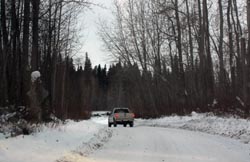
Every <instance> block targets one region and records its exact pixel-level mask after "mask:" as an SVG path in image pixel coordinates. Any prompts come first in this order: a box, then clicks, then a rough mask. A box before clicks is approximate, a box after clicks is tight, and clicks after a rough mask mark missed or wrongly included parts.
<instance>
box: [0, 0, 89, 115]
mask: <svg viewBox="0 0 250 162" xmlns="http://www.w3.org/2000/svg"><path fill="white" fill-rule="evenodd" d="M90 5H91V3H90V2H89V1H87V0H42V1H41V0H1V4H0V10H1V12H0V106H9V105H13V106H14V107H16V108H18V106H27V105H28V104H27V99H26V98H27V92H28V90H29V89H30V74H31V72H32V71H40V72H41V73H42V80H43V84H44V86H45V88H46V89H47V90H48V91H49V99H48V100H49V107H50V112H53V111H55V106H56V105H55V103H56V99H57V98H58V96H56V92H57V91H58V89H61V93H62V96H63V95H64V94H65V93H64V88H62V87H58V86H57V82H56V81H57V80H58V71H59V70H61V69H63V70H64V71H63V72H62V76H63V78H62V80H61V82H62V83H64V81H65V80H66V72H65V71H66V70H65V67H66V63H67V62H68V61H67V60H69V59H70V58H71V57H72V56H73V55H75V53H76V52H77V51H78V48H79V36H78V32H79V31H78V28H77V26H76V23H78V19H77V16H78V14H79V13H80V12H81V11H82V10H86V9H88V8H89V7H90ZM58 68H61V69H58ZM62 104H63V103H62Z"/></svg>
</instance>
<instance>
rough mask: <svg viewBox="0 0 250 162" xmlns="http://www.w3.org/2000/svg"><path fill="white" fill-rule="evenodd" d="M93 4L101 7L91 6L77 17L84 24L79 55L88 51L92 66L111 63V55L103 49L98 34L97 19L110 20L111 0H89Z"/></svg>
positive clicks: (83, 54)
mask: <svg viewBox="0 0 250 162" xmlns="http://www.w3.org/2000/svg"><path fill="white" fill-rule="evenodd" d="M91 2H93V3H95V4H100V5H102V6H103V7H99V6H92V7H91V8H92V9H91V10H88V11H86V12H85V13H84V14H83V16H80V17H79V23H80V24H81V25H83V26H84V29H83V30H82V34H81V35H84V36H83V37H82V38H81V42H82V43H83V47H82V49H81V50H80V51H79V54H78V55H77V56H76V57H79V56H81V55H82V56H85V53H86V52H88V55H89V57H90V59H91V62H92V67H94V66H95V65H98V64H101V65H102V66H103V65H104V64H111V61H112V59H111V57H110V56H109V54H108V52H107V51H105V49H104V47H103V43H102V41H101V39H100V37H99V35H98V25H97V23H98V20H99V19H102V20H110V19H111V18H112V14H111V7H112V3H113V0H91Z"/></svg>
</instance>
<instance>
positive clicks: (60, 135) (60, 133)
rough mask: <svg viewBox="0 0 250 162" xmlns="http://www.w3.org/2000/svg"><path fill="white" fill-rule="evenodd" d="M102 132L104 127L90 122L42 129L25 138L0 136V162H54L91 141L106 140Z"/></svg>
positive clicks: (47, 126) (43, 127) (106, 133)
mask: <svg viewBox="0 0 250 162" xmlns="http://www.w3.org/2000/svg"><path fill="white" fill-rule="evenodd" d="M104 128H106V125H105V126H104V125H101V124H97V123H95V122H93V121H81V122H74V121H67V123H66V124H65V125H62V124H60V125H56V126H53V125H43V126H42V127H40V129H39V130H40V132H37V133H35V134H32V135H29V136H23V135H20V136H17V137H13V138H8V139H5V138H4V136H3V135H1V134H0V161H3V162H14V161H15V162H25V161H28V162H45V161H46V162H54V161H56V160H57V159H60V158H61V157H65V156H66V155H68V154H70V153H71V152H72V151H74V150H76V149H77V148H82V147H83V146H85V145H86V143H89V142H90V141H91V140H92V139H93V137H96V136H98V135H101V136H100V137H99V138H98V139H100V140H103V138H104V137H105V138H106V137H108V136H109V135H108V134H109V132H107V131H105V129H104ZM102 132H104V133H102ZM102 134H103V135H102ZM105 135H106V136H105ZM92 145H94V144H92ZM76 151H77V150H76ZM85 151H86V150H85Z"/></svg>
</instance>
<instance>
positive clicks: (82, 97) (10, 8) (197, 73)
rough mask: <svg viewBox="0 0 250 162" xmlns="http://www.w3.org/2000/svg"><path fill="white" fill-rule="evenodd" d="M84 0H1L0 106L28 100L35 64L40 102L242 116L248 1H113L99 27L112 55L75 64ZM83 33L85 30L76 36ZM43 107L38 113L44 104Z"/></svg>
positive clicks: (83, 111) (85, 110)
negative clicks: (109, 60)
mask: <svg viewBox="0 0 250 162" xmlns="http://www.w3.org/2000/svg"><path fill="white" fill-rule="evenodd" d="M91 5H92V3H90V2H89V1H87V0H79V1H78V0H53V1H52V0H42V1H40V0H1V5H0V8H1V13H0V22H1V23H0V38H1V39H0V83H1V84H0V106H1V107H12V108H13V107H14V109H16V110H18V109H19V108H20V106H25V107H27V108H28V107H29V103H28V101H27V92H28V91H29V89H30V85H31V83H30V74H31V72H33V71H40V72H41V81H42V84H43V86H44V88H45V89H46V90H47V91H48V94H49V95H48V97H47V99H46V100H47V103H48V104H46V110H45V108H44V107H43V105H40V106H41V107H42V109H43V110H42V113H43V114H45V115H49V114H54V115H56V116H57V117H58V118H61V119H68V118H70V119H83V118H86V117H88V116H89V113H90V112H91V111H92V110H110V109H111V108H113V107H129V108H131V109H132V110H133V111H134V112H135V113H136V115H137V116H140V117H157V116H161V115H171V114H174V113H175V114H180V115H182V114H188V113H190V112H192V111H199V112H216V113H232V114H235V113H236V114H239V115H242V116H245V117H247V116H249V111H250V77H249V76H250V50H249V47H250V32H249V31H250V2H249V0H247V1H241V2H239V1H238V0H216V1H214V0H146V1H145V0H127V1H124V2H121V1H115V3H114V6H115V9H114V11H113V14H114V21H113V22H112V23H111V24H109V23H106V22H102V23H100V31H99V34H100V37H101V39H102V40H103V42H104V46H105V47H106V49H107V50H108V51H109V52H110V54H111V55H112V56H113V58H114V60H116V62H117V63H115V64H113V65H110V66H109V67H106V66H105V67H101V66H100V65H99V66H95V67H93V65H92V64H91V60H90V59H89V56H88V54H86V56H85V61H84V63H83V64H82V65H76V64H75V61H74V59H73V56H74V55H75V54H76V53H77V49H78V47H79V44H78V30H77V25H76V24H77V19H76V17H77V14H79V12H80V11H82V10H85V9H88V8H89V7H90V6H91ZM86 41H87V40H86ZM45 112H46V113H45Z"/></svg>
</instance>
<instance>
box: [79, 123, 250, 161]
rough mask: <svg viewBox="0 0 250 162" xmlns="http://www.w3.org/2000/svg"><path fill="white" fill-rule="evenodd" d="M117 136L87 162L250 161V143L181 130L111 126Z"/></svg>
mask: <svg viewBox="0 0 250 162" xmlns="http://www.w3.org/2000/svg"><path fill="white" fill-rule="evenodd" d="M111 129H112V130H113V136H112V138H111V139H110V140H109V142H108V143H106V144H105V145H104V146H103V147H102V148H101V149H99V150H97V151H95V152H94V153H93V154H92V155H90V156H89V157H87V159H85V160H84V161H87V162H249V161H250V148H249V145H246V144H242V143H239V142H238V141H235V140H232V139H228V138H224V137H220V136H214V135H208V134H204V133H199V132H192V131H187V130H179V129H168V128H157V127H143V126H142V127H134V128H123V127H121V126H120V127H118V128H111Z"/></svg>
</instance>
